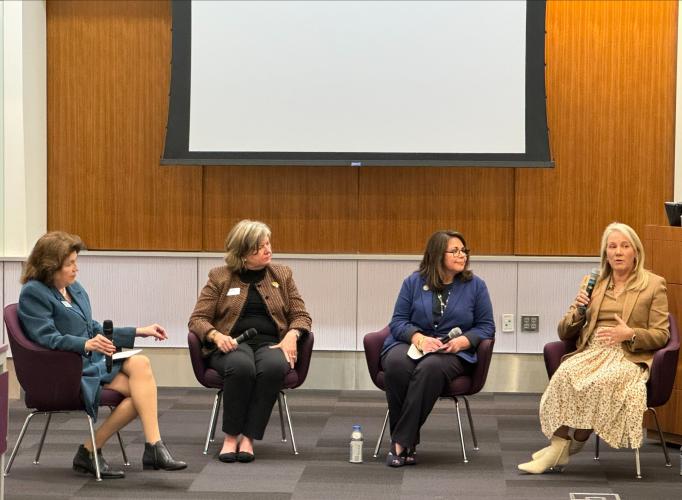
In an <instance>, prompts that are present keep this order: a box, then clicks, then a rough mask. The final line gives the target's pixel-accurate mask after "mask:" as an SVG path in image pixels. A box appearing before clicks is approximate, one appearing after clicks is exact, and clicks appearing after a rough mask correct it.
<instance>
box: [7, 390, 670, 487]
mask: <svg viewBox="0 0 682 500" xmlns="http://www.w3.org/2000/svg"><path fill="white" fill-rule="evenodd" d="M213 394H214V393H213V391H209V390H208V389H199V388H198V389H161V390H160V392H159V414H160V415H159V419H160V423H161V431H162V434H163V438H164V440H165V441H166V443H167V444H168V447H169V448H170V450H171V451H172V453H173V454H174V456H176V457H177V458H180V459H183V460H185V461H187V462H188V463H189V467H188V468H187V469H186V470H184V471H180V472H162V471H143V470H142V465H141V458H142V451H143V449H144V437H143V435H142V433H141V430H140V426H139V423H138V422H133V423H132V424H131V425H129V426H128V427H127V428H126V429H125V430H124V431H123V432H122V436H123V439H124V442H125V443H126V450H127V452H128V454H129V458H130V462H131V465H130V467H128V468H126V478H125V479H122V480H114V481H102V482H101V483H97V482H96V481H95V480H94V478H91V477H89V476H86V475H82V474H78V473H76V472H73V471H72V470H71V460H72V459H73V455H74V454H75V451H76V448H77V445H78V444H79V442H81V441H82V440H83V439H84V438H85V436H86V435H87V430H86V429H87V423H86V420H85V418H84V417H82V416H80V415H78V414H68V415H56V416H55V417H53V419H52V423H51V425H50V432H49V433H48V435H47V439H46V442H45V446H44V449H43V453H42V456H41V459H40V464H39V465H34V464H33V463H32V462H33V457H34V455H35V452H36V450H37V446H38V442H39V440H40V433H41V431H42V425H43V423H44V418H43V417H36V418H35V419H34V420H35V422H34V423H33V424H32V427H30V428H29V432H28V433H27V435H26V437H25V439H24V443H23V445H22V447H21V450H20V451H19V454H18V456H17V458H16V460H15V462H14V465H13V468H12V470H11V473H10V475H9V476H7V477H6V478H5V498H7V499H8V500H15V499H16V500H19V499H28V498H45V499H56V498H79V499H85V498H92V499H102V498H164V499H173V498H183V499H195V498H196V499H212V498H216V499H217V498H220V499H233V498H234V499H240V500H256V499H269V500H277V499H336V498H339V499H341V498H343V499H374V498H376V499H379V498H381V499H384V498H387V499H408V498H420V499H436V498H452V499H460V498H462V499H488V498H490V499H493V498H494V499H500V498H513V499H569V498H571V494H580V493H582V494H585V493H590V494H592V495H591V496H590V498H594V499H597V498H616V496H615V495H619V497H620V498H621V499H644V498H656V499H657V500H663V499H679V498H682V476H680V475H679V471H680V462H679V460H680V454H679V449H677V448H675V447H670V448H669V451H670V453H671V457H672V463H673V466H672V468H667V467H665V465H664V459H663V453H662V452H661V449H660V446H658V445H657V444H656V443H655V442H653V441H646V443H645V445H644V446H643V448H642V451H641V461H642V472H643V475H644V478H643V479H640V480H637V479H636V478H635V475H634V470H635V469H634V453H633V452H632V451H630V450H612V449H610V448H608V447H607V446H605V445H602V451H601V460H600V461H598V462H596V461H594V460H593V459H592V457H593V453H594V441H591V442H590V443H589V444H588V446H587V447H586V449H585V450H584V451H583V452H582V453H581V454H579V455H576V456H575V457H573V459H572V460H571V463H570V464H569V465H568V466H567V468H566V469H565V470H564V471H563V472H562V473H551V474H543V475H541V476H528V475H522V474H519V473H518V472H517V470H516V465H517V464H518V463H519V462H524V461H527V460H529V456H530V453H531V452H532V451H534V450H536V449H539V448H541V447H542V446H543V445H544V444H545V442H546V440H545V438H544V436H542V434H541V433H540V431H539V424H538V417H537V408H538V402H539V395H535V394H533V395H527V394H480V395H477V396H474V397H472V398H470V402H471V409H472V414H473V418H474V425H475V428H476V433H477V437H478V441H479V447H480V450H479V451H474V450H473V449H472V447H473V445H472V440H471V432H470V430H469V427H468V422H467V421H466V412H465V411H464V408H463V406H464V405H462V417H463V422H462V423H463V427H464V438H465V443H466V446H467V451H468V455H469V462H468V463H463V461H462V452H461V449H460V445H459V434H458V431H457V420H456V417H455V412H454V405H453V403H452V402H451V401H440V402H439V403H438V404H437V405H436V407H435V408H434V411H433V413H432V414H431V416H430V418H429V420H428V421H427V422H426V424H425V425H424V427H423V429H422V436H421V440H422V442H421V445H420V447H419V452H418V458H419V464H418V465H417V466H414V467H402V468H399V469H390V468H388V467H386V466H385V465H384V459H385V452H386V450H387V446H388V444H387V443H388V436H386V437H385V438H384V444H383V448H382V451H381V454H380V456H379V458H377V459H374V458H373V457H372V452H373V449H374V445H375V443H376V438H377V436H378V434H379V430H380V427H381V424H382V423H383V418H384V415H385V411H386V403H385V399H384V396H383V393H381V392H379V391H313V390H304V389H297V390H294V391H291V392H290V394H289V397H288V399H289V406H290V409H291V413H292V421H293V425H294V432H295V437H296V442H297V445H298V449H299V452H300V454H299V455H297V456H294V455H293V454H292V451H291V447H290V443H289V442H287V443H283V442H281V439H280V437H281V436H280V426H279V416H278V412H277V406H276V405H275V409H274V411H273V413H272V418H271V421H270V424H269V426H268V429H267V431H266V435H265V438H264V439H263V441H261V442H258V443H257V446H256V450H255V452H256V461H255V462H253V463H251V464H239V463H235V464H223V463H221V462H219V461H218V460H217V458H216V457H217V453H218V450H219V443H220V442H221V441H222V434H221V433H220V430H219V431H218V434H217V436H216V437H217V439H216V442H215V443H213V444H212V445H211V447H210V449H209V454H208V455H203V454H202V452H201V451H202V446H203V440H204V437H205V433H206V427H207V423H208V417H209V412H210V409H211V404H212V400H213ZM104 411H106V410H104ZM26 414H27V410H26V409H25V407H24V406H23V404H22V402H21V401H12V402H10V421H9V427H10V431H9V436H8V445H9V450H8V454H7V455H6V459H7V457H8V456H9V452H10V451H11V448H12V447H13V446H14V442H15V440H16V437H17V436H18V434H19V430H20V428H21V425H22V423H23V420H24V418H25V416H26ZM353 424H360V425H362V429H363V432H364V438H365V443H364V456H365V461H364V463H362V464H351V463H349V462H348V456H349V440H350V432H351V429H352V426H353ZM218 426H219V427H220V420H219V424H218ZM104 454H105V456H106V457H107V459H108V460H109V462H110V463H111V464H112V465H114V466H117V467H122V458H121V454H120V450H119V448H118V445H117V444H116V442H115V440H112V441H110V442H109V443H108V444H107V445H106V446H105V449H104ZM596 494H611V495H610V496H603V497H602V496H598V495H596ZM573 498H586V496H585V495H583V496H574V497H573Z"/></svg>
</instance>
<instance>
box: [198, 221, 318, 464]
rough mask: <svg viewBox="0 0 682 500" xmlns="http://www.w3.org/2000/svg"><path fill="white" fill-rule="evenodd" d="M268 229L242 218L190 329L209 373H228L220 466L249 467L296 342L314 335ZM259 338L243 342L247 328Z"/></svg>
mask: <svg viewBox="0 0 682 500" xmlns="http://www.w3.org/2000/svg"><path fill="white" fill-rule="evenodd" d="M270 235H271V233H270V228H269V227H268V226H266V225H265V224H263V223H262V222H257V221H250V220H242V221H240V222H239V223H237V225H236V226H234V227H233V228H232V230H231V231H230V233H229V234H228V235H227V238H226V239H225V251H226V255H225V263H226V265H224V266H221V267H216V268H214V269H211V271H210V272H209V273H208V282H207V283H206V285H205V286H204V288H203V290H202V291H201V294H200V295H199V299H198V300H197V304H196V306H195V307H194V312H193V313H192V316H191V317H190V319H189V328H190V330H191V331H193V332H194V333H196V334H197V335H198V336H199V338H200V339H201V341H202V344H203V349H202V351H203V354H204V356H205V357H207V358H208V362H209V365H210V366H211V368H213V369H215V370H216V371H218V373H220V374H222V375H223V380H224V386H223V432H225V439H224V441H223V447H222V449H221V451H220V455H219V458H220V461H222V462H228V463H229V462H235V461H239V462H251V461H253V459H254V454H253V441H254V440H256V439H262V438H263V433H264V432H265V426H266V425H267V423H268V420H269V418H270V413H271V412H272V407H273V406H274V404H275V400H276V399H277V393H278V392H279V390H280V388H281V387H282V383H283V381H284V376H285V375H286V373H287V371H288V370H289V369H290V368H293V367H294V364H295V363H296V358H297V341H298V340H299V339H300V338H302V337H303V336H304V335H307V334H308V333H309V332H310V327H311V320H310V315H309V314H308V312H307V311H306V309H305V304H304V303H303V299H302V298H301V296H300V294H299V293H298V290H297V289H296V284H295V283H294V280H293V278H292V275H291V269H289V268H288V267H287V266H282V265H279V264H273V263H272V262H271V260H272V247H271V246H270ZM251 328H253V329H255V330H256V331H257V334H256V335H255V336H254V337H252V338H250V339H249V340H246V341H244V342H241V343H239V344H238V343H237V342H236V340H235V338H236V337H238V336H239V335H240V334H241V333H243V332H244V331H246V330H248V329H251Z"/></svg>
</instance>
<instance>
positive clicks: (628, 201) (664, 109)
mask: <svg viewBox="0 0 682 500" xmlns="http://www.w3.org/2000/svg"><path fill="white" fill-rule="evenodd" d="M677 8H678V7H677V2H666V1H659V2H655V1H638V2H635V1H632V2H628V1H623V2H617V1H608V2H603V1H572V2H562V1H554V0H550V1H548V8H547V55H546V57H547V82H548V88H547V93H548V101H547V102H548V119H549V126H550V134H551V146H552V151H553V155H554V158H555V160H556V168H555V169H516V170H512V169H482V168H403V167H398V168H388V167H386V168H362V169H349V168H327V167H312V168H304V167H263V168H253V167H203V169H202V168H201V167H160V166H159V157H160V155H161V152H162V149H163V140H164V133H165V125H166V119H167V116H166V112H167V106H168V102H167V99H168V86H169V80H170V64H169V62H170V43H171V38H170V36H171V35H170V23H171V21H170V7H169V4H168V3H167V2H162V1H159V2H154V1H149V2H145V1H135V2H122V1H113V0H110V1H97V2H95V1H92V2H82V1H55V0H50V1H48V3H47V27H48V40H47V43H48V225H49V227H50V228H52V229H56V228H60V229H65V230H67V231H72V232H76V233H79V234H80V235H81V236H82V237H83V238H84V239H85V241H86V243H87V244H88V246H89V247H90V248H93V249H109V248H111V249H143V250H202V249H203V250H219V249H221V248H222V241H223V238H224V236H225V234H226V232H227V231H228V230H229V228H230V227H231V226H232V225H233V224H234V222H236V221H237V220H239V219H241V218H245V217H248V218H256V219H262V220H264V221H266V222H268V223H270V224H271V225H272V227H273V230H274V242H275V249H276V250H277V251H279V252H311V253H315V252H325V253H326V252H338V253H355V252H361V253H407V254H418V253H421V252H422V250H423V246H424V242H425V240H426V238H427V237H428V235H429V234H430V233H431V232H432V231H434V230H435V229H438V228H444V227H450V228H456V229H459V230H461V231H462V232H463V233H464V234H465V235H466V236H467V238H468V239H469V242H470V244H471V246H472V247H473V249H474V251H475V252H476V253H479V254H480V253H488V254H519V255H594V254H596V253H597V251H598V243H599V236H600V234H601V231H602V230H603V228H604V227H605V225H606V224H607V223H609V222H611V221H612V220H616V219H617V220H622V221H624V222H627V223H629V224H631V225H632V226H633V227H635V229H637V230H638V231H641V230H642V229H643V226H644V224H646V223H648V224H651V223H653V224H665V219H664V214H663V208H662V203H663V201H665V200H667V199H670V197H671V195H672V189H673V157H674V141H673V130H674V110H675V89H674V84H675V65H676V52H675V50H676V35H677Z"/></svg>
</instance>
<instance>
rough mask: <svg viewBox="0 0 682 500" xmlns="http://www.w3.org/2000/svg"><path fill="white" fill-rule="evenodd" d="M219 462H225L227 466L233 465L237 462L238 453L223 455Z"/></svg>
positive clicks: (232, 452)
mask: <svg viewBox="0 0 682 500" xmlns="http://www.w3.org/2000/svg"><path fill="white" fill-rule="evenodd" d="M218 460H220V461H221V462H225V463H226V464H231V463H234V462H236V461H237V453H236V452H234V451H228V452H227V453H221V454H220V455H218Z"/></svg>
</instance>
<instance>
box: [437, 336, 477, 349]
mask: <svg viewBox="0 0 682 500" xmlns="http://www.w3.org/2000/svg"><path fill="white" fill-rule="evenodd" d="M470 347H471V342H469V339H468V338H466V337H465V336H463V335H460V336H459V337H457V338H454V339H452V340H451V341H450V342H448V343H447V344H445V349H443V350H442V351H441V352H449V353H451V354H455V353H458V352H459V351H466V350H467V349H469V348H470Z"/></svg>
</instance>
